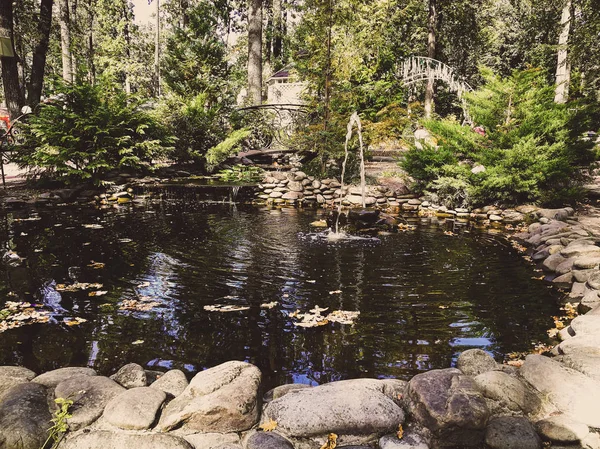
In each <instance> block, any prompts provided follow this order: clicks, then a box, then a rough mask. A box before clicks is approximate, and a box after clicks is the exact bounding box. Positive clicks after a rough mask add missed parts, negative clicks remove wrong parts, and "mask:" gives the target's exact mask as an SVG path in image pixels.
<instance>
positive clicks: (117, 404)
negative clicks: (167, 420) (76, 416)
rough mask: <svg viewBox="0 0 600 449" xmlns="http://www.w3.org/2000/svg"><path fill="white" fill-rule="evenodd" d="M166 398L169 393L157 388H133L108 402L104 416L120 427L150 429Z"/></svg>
mask: <svg viewBox="0 0 600 449" xmlns="http://www.w3.org/2000/svg"><path fill="white" fill-rule="evenodd" d="M166 399H167V394H166V393H165V392H164V391H160V390H157V389H155V388H150V387H139V388H132V389H130V390H127V391H124V392H123V393H121V394H119V395H117V396H115V397H114V398H112V399H111V400H110V401H109V402H108V404H106V408H105V409H104V417H105V418H106V420H107V421H108V423H109V424H112V425H113V426H115V427H118V428H119V429H125V430H144V429H149V428H150V427H152V424H153V423H154V421H155V420H156V415H157V413H158V411H159V410H160V407H161V406H162V405H163V403H164V402H165V400H166Z"/></svg>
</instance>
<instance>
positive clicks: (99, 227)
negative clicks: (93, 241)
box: [81, 224, 104, 229]
mask: <svg viewBox="0 0 600 449" xmlns="http://www.w3.org/2000/svg"><path fill="white" fill-rule="evenodd" d="M81 226H83V227H84V228H86V229H102V228H104V226H102V225H100V224H83V225H81Z"/></svg>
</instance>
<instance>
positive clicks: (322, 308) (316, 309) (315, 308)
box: [309, 306, 329, 314]
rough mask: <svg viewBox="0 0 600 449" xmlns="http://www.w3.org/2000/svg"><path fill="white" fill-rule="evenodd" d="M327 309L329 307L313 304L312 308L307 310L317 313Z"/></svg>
mask: <svg viewBox="0 0 600 449" xmlns="http://www.w3.org/2000/svg"><path fill="white" fill-rule="evenodd" d="M327 309H329V307H319V306H315V307H314V308H312V309H310V310H309V312H311V313H316V314H319V313H321V312H325V311H326V310H327Z"/></svg>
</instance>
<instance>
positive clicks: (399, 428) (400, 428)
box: [396, 424, 404, 440]
mask: <svg viewBox="0 0 600 449" xmlns="http://www.w3.org/2000/svg"><path fill="white" fill-rule="evenodd" d="M396 436H397V437H398V439H399V440H401V439H402V437H403V436H404V429H403V428H402V424H399V425H398V432H396Z"/></svg>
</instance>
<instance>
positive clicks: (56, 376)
mask: <svg viewBox="0 0 600 449" xmlns="http://www.w3.org/2000/svg"><path fill="white" fill-rule="evenodd" d="M95 375H96V371H94V370H93V369H92V368H78V367H67V368H59V369H55V370H53V371H48V372H47V373H44V374H41V375H39V376H37V377H35V378H33V379H32V382H36V383H38V384H42V385H45V386H46V387H49V388H54V387H56V386H57V385H58V384H59V383H61V382H63V381H65V380H67V379H69V378H70V377H74V376H95ZM57 397H59V396H57Z"/></svg>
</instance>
